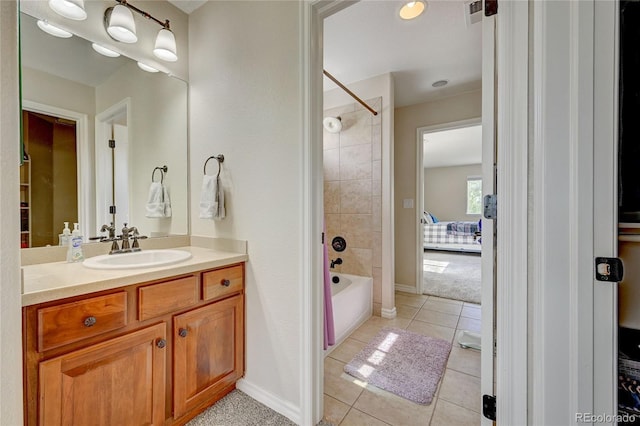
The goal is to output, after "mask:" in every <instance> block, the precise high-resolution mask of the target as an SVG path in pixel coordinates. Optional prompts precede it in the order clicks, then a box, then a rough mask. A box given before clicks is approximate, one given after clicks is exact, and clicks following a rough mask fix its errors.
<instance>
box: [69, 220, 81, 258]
mask: <svg viewBox="0 0 640 426" xmlns="http://www.w3.org/2000/svg"><path fill="white" fill-rule="evenodd" d="M83 259H84V255H83V254H82V235H80V229H78V224H77V223H74V224H73V231H72V232H71V237H70V238H69V249H68V250H67V262H81V261H82V260H83Z"/></svg>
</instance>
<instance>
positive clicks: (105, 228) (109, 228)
mask: <svg viewBox="0 0 640 426" xmlns="http://www.w3.org/2000/svg"><path fill="white" fill-rule="evenodd" d="M100 232H108V233H109V234H108V235H109V236H108V237H104V236H103V237H99V239H100V242H111V250H110V251H109V254H113V253H118V252H119V251H120V247H118V238H117V237H116V227H115V226H114V225H113V222H111V225H102V227H101V228H100Z"/></svg>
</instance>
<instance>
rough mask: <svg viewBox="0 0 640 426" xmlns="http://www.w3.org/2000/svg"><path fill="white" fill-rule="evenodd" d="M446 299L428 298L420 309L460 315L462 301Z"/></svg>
mask: <svg viewBox="0 0 640 426" xmlns="http://www.w3.org/2000/svg"><path fill="white" fill-rule="evenodd" d="M445 300H447V299H439V298H429V299H428V300H427V301H426V302H424V305H422V309H428V310H430V311H437V312H442V313H445V314H451V315H460V312H461V311H462V302H461V303H460V304H456V303H449V302H446V301H445Z"/></svg>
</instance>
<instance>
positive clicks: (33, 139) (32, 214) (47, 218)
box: [20, 110, 78, 247]
mask: <svg viewBox="0 0 640 426" xmlns="http://www.w3.org/2000/svg"><path fill="white" fill-rule="evenodd" d="M22 116H23V138H24V144H25V160H26V161H25V163H24V165H23V166H22V167H21V176H20V178H21V179H20V211H21V229H20V230H21V236H22V238H21V247H42V246H47V245H58V234H60V232H61V231H62V226H63V222H70V223H71V224H73V223H74V222H78V176H77V155H76V123H75V121H72V120H68V119H64V118H60V117H55V116H51V115H47V114H42V113H36V112H31V111H26V110H24V111H23V112H22ZM71 226H72V225H71Z"/></svg>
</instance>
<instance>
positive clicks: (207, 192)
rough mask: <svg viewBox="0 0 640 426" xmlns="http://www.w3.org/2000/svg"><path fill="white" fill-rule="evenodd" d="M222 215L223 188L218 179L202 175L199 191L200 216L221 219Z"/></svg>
mask: <svg viewBox="0 0 640 426" xmlns="http://www.w3.org/2000/svg"><path fill="white" fill-rule="evenodd" d="M224 217H225V208H224V190H223V188H222V185H221V184H220V179H218V178H217V177H216V176H209V175H204V177H203V179H202V191H201V192H200V218H201V219H216V220H221V219H224Z"/></svg>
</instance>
